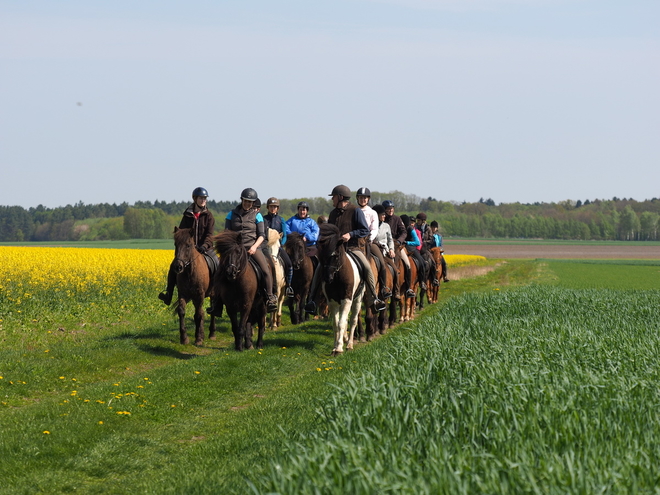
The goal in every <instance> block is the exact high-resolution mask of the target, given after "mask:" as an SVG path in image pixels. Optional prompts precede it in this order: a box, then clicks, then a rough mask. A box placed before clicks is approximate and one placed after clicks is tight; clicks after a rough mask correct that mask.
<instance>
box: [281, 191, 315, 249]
mask: <svg viewBox="0 0 660 495" xmlns="http://www.w3.org/2000/svg"><path fill="white" fill-rule="evenodd" d="M286 224H287V226H288V227H289V231H291V232H298V233H299V234H300V235H302V236H303V240H304V241H305V245H306V246H313V245H315V244H316V241H317V240H318V239H319V226H318V224H317V223H316V222H315V221H314V219H312V218H310V217H309V205H308V204H307V203H306V202H305V201H301V202H300V203H298V213H297V214H296V215H294V216H292V217H291V218H289V219H288V220H287V221H286Z"/></svg>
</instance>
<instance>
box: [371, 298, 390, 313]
mask: <svg viewBox="0 0 660 495" xmlns="http://www.w3.org/2000/svg"><path fill="white" fill-rule="evenodd" d="M374 308H375V309H376V311H383V310H385V309H387V304H385V301H381V300H380V299H376V300H375V301H374Z"/></svg>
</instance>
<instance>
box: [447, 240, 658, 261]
mask: <svg viewBox="0 0 660 495" xmlns="http://www.w3.org/2000/svg"><path fill="white" fill-rule="evenodd" d="M444 247H445V252H446V254H472V255H478V256H485V257H486V258H491V259H493V258H496V259H507V258H527V259H538V258H553V259H561V258H564V259H656V260H657V259H660V243H658V242H623V241H619V242H615V241H602V242H601V241H582V242H580V241H550V240H549V241H542V240H472V241H471V240H468V239H461V240H447V241H445V242H444Z"/></svg>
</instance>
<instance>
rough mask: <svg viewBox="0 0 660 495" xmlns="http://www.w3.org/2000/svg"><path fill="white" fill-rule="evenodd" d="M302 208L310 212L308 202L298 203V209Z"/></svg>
mask: <svg viewBox="0 0 660 495" xmlns="http://www.w3.org/2000/svg"><path fill="white" fill-rule="evenodd" d="M300 207H302V208H307V209H308V210H309V205H308V204H307V201H301V202H300V203H298V206H297V207H296V208H300Z"/></svg>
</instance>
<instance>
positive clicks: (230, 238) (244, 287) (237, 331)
mask: <svg viewBox="0 0 660 495" xmlns="http://www.w3.org/2000/svg"><path fill="white" fill-rule="evenodd" d="M214 241H215V250H216V252H217V253H218V254H219V255H220V266H219V268H218V271H217V273H216V276H215V281H214V286H215V290H216V291H217V292H218V294H219V296H220V297H219V299H220V300H221V301H222V303H223V304H224V306H225V308H226V310H227V314H228V315H229V319H230V320H231V330H232V332H233V334H234V346H235V348H236V350H237V351H242V350H243V349H252V347H253V344H252V334H253V325H255V324H256V325H257V326H258V328H259V335H258V338H257V347H258V348H259V349H261V348H263V345H264V330H265V327H266V303H265V299H264V294H263V291H261V290H259V282H258V279H257V273H256V270H255V268H254V266H253V265H252V263H250V262H249V255H248V252H247V250H246V249H245V247H243V243H242V241H241V233H240V232H234V231H232V230H226V231H224V232H221V233H219V234H218V235H216V236H215V237H214Z"/></svg>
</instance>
